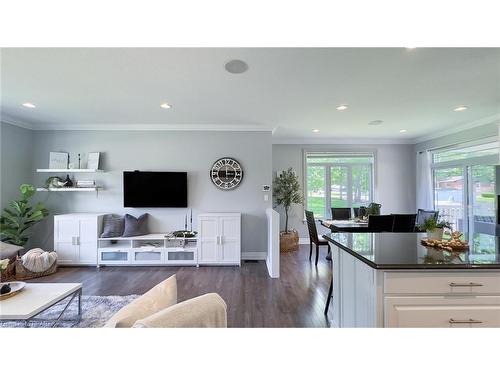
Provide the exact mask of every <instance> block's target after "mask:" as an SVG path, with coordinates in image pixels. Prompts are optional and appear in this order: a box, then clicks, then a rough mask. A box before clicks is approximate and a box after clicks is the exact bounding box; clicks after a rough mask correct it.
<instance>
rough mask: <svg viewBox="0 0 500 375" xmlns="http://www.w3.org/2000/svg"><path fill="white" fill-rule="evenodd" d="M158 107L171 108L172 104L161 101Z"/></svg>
mask: <svg viewBox="0 0 500 375" xmlns="http://www.w3.org/2000/svg"><path fill="white" fill-rule="evenodd" d="M160 107H162V108H163V109H170V108H172V105H171V104H168V103H161V104H160Z"/></svg>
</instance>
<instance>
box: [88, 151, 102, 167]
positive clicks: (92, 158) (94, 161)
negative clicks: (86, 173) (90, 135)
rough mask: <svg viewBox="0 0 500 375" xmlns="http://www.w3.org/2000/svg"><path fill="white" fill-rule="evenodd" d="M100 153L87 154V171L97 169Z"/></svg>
mask: <svg viewBox="0 0 500 375" xmlns="http://www.w3.org/2000/svg"><path fill="white" fill-rule="evenodd" d="M100 155H101V153H100V152H89V156H88V158H87V169H99V158H100Z"/></svg>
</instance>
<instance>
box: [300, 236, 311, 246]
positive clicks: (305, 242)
mask: <svg viewBox="0 0 500 375" xmlns="http://www.w3.org/2000/svg"><path fill="white" fill-rule="evenodd" d="M299 245H309V237H301V238H299Z"/></svg>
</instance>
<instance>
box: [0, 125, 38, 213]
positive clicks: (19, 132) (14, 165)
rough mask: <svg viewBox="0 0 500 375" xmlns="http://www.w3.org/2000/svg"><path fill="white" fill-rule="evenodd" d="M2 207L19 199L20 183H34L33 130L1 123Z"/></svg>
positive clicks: (0, 181)
mask: <svg viewBox="0 0 500 375" xmlns="http://www.w3.org/2000/svg"><path fill="white" fill-rule="evenodd" d="M0 143H1V152H0V159H1V160H0V164H1V165H0V167H1V172H0V207H1V208H2V209H3V208H4V207H5V206H6V205H7V204H8V203H9V202H10V201H11V200H13V199H18V197H19V185H21V184H24V183H32V179H33V159H32V156H33V132H32V131H31V130H28V129H24V128H20V127H18V126H13V125H9V124H5V123H0Z"/></svg>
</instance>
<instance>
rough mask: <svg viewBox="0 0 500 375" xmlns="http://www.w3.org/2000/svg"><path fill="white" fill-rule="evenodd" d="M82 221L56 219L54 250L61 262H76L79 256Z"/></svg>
mask: <svg viewBox="0 0 500 375" xmlns="http://www.w3.org/2000/svg"><path fill="white" fill-rule="evenodd" d="M79 235H80V223H79V220H78V219H64V220H63V219H58V218H56V219H55V223H54V250H55V251H56V253H57V258H58V262H59V263H75V262H78V258H79V247H78V237H79Z"/></svg>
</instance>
